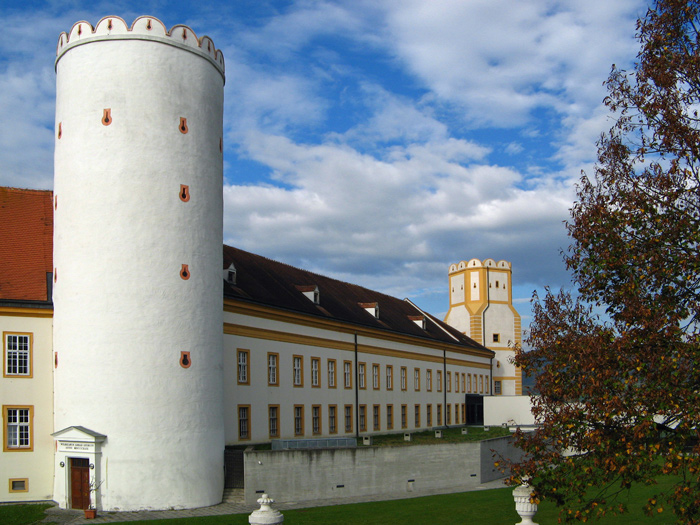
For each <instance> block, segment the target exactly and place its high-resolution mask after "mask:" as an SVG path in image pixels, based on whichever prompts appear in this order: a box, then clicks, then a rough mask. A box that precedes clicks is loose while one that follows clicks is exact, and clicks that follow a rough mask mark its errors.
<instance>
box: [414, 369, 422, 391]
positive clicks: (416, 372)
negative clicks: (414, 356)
mask: <svg viewBox="0 0 700 525" xmlns="http://www.w3.org/2000/svg"><path fill="white" fill-rule="evenodd" d="M413 390H420V368H414V369H413Z"/></svg>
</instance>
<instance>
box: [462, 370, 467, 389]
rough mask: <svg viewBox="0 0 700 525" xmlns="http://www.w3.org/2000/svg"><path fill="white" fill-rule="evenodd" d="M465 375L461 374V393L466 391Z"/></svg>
mask: <svg viewBox="0 0 700 525" xmlns="http://www.w3.org/2000/svg"><path fill="white" fill-rule="evenodd" d="M465 377H466V374H464V373H463V374H462V392H466V391H467V380H466V379H465Z"/></svg>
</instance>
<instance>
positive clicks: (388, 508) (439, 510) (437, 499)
mask: <svg viewBox="0 0 700 525" xmlns="http://www.w3.org/2000/svg"><path fill="white" fill-rule="evenodd" d="M657 491H658V487H636V488H635V489H634V490H632V492H631V493H630V496H629V500H627V501H626V502H627V503H628V505H629V507H630V508H631V509H633V511H632V512H630V513H629V514H626V515H623V516H610V517H607V518H605V519H603V520H600V521H593V523H598V524H603V525H636V524H651V525H671V524H673V523H675V522H676V520H675V519H674V516H673V515H672V514H670V513H666V512H665V513H663V514H658V515H656V516H654V517H653V518H650V517H647V516H645V515H644V514H643V513H642V512H641V510H640V509H641V508H642V506H643V504H644V503H645V502H646V499H647V498H648V497H650V496H651V495H652V494H654V493H655V492H657ZM45 508H46V505H4V506H0V523H2V524H3V525H25V524H30V523H36V522H37V521H39V520H41V519H42V518H43V515H42V513H43V510H44V509H45ZM283 514H284V523H285V524H286V525H322V524H323V525H326V524H329V523H333V524H337V525H360V524H361V525H384V524H393V523H401V524H402V525H424V524H435V523H439V524H441V525H443V524H445V525H449V524H464V523H469V524H470V525H482V524H483V525H510V524H515V523H518V522H519V521H520V518H519V516H518V515H517V513H516V512H515V504H514V503H513V496H512V489H509V488H503V489H495V490H483V491H476V492H462V493H459V494H445V495H440V496H427V497H422V498H411V499H402V500H393V501H380V502H373V503H357V504H352V505H336V506H332V507H316V508H310V509H299V510H285V511H283ZM557 515H558V511H557V509H556V508H555V507H554V505H552V504H549V503H547V502H544V503H543V504H542V505H540V508H539V512H538V513H537V516H535V521H536V522H537V523H539V524H540V525H553V524H555V523H557ZM130 523H134V524H135V523H140V524H143V525H158V524H162V525H178V524H188V525H194V524H200V523H201V524H204V525H219V524H221V525H224V524H226V525H248V514H236V515H229V516H212V517H201V518H188V519H179V518H178V519H170V520H146V521H135V522H130Z"/></svg>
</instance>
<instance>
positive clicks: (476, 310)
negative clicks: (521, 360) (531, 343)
mask: <svg viewBox="0 0 700 525" xmlns="http://www.w3.org/2000/svg"><path fill="white" fill-rule="evenodd" d="M511 276H512V269H511V264H510V263H509V262H508V261H498V262H496V261H494V260H493V259H484V260H483V261H480V260H479V259H471V260H469V261H468V262H467V261H461V262H459V263H457V264H452V265H450V270H449V279H450V309H449V311H448V312H447V316H446V317H445V322H446V323H448V324H450V325H451V326H454V327H455V328H457V329H458V330H460V331H461V332H463V333H464V334H466V335H468V336H469V337H471V338H472V339H474V340H475V341H477V342H479V343H481V344H483V345H484V346H486V347H488V348H490V349H491V350H493V351H494V352H496V357H495V358H494V360H493V368H492V371H491V372H492V387H493V388H492V389H489V391H491V392H493V393H494V394H495V395H501V394H505V395H521V394H522V372H521V370H520V369H519V368H517V367H516V366H515V365H513V364H512V362H511V361H512V359H511V358H512V356H513V354H514V350H513V347H514V345H516V344H518V345H519V344H521V342H522V336H521V327H520V314H518V312H517V310H516V309H515V308H514V307H513V286H512V279H511Z"/></svg>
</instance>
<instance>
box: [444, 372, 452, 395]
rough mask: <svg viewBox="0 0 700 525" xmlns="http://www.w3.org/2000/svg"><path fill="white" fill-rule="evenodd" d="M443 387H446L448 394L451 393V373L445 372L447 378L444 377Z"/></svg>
mask: <svg viewBox="0 0 700 525" xmlns="http://www.w3.org/2000/svg"><path fill="white" fill-rule="evenodd" d="M445 386H446V387H447V391H448V392H452V372H447V376H446V377H445Z"/></svg>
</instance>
